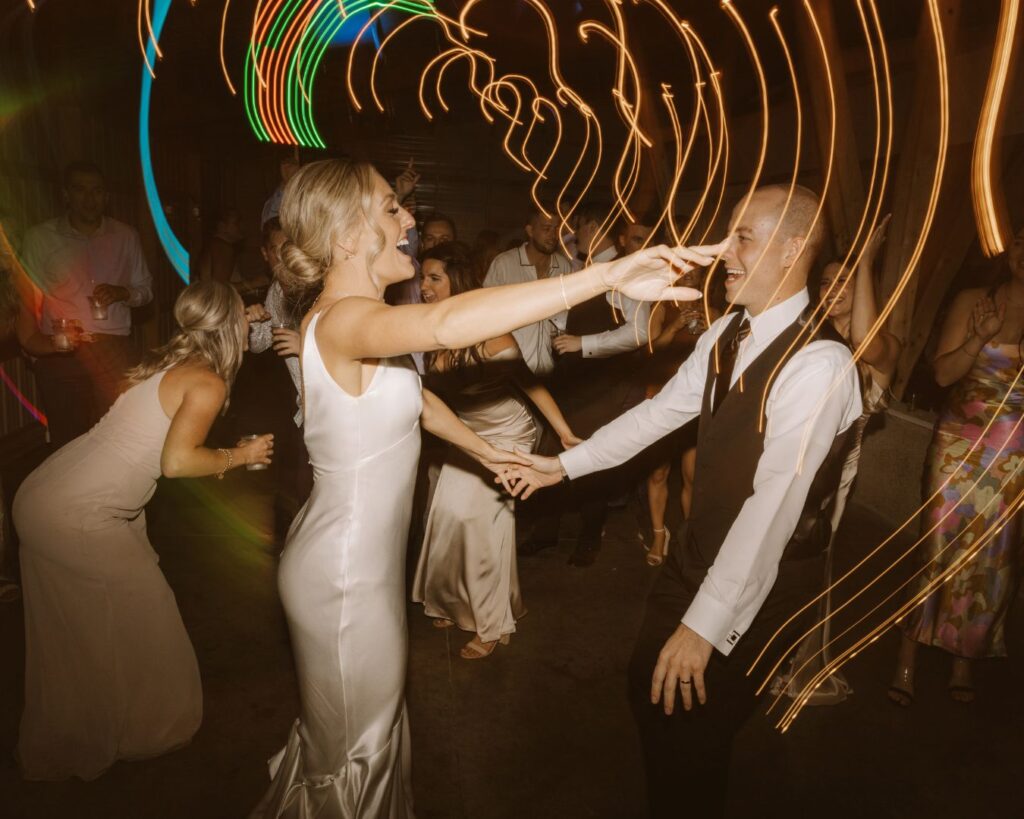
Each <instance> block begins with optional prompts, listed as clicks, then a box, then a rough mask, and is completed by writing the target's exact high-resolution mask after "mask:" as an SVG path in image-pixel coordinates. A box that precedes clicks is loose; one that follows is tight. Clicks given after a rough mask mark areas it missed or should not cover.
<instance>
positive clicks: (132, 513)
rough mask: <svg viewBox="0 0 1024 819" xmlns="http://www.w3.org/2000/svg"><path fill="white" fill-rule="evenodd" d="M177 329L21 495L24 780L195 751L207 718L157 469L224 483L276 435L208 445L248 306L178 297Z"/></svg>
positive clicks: (197, 287) (203, 293)
mask: <svg viewBox="0 0 1024 819" xmlns="http://www.w3.org/2000/svg"><path fill="white" fill-rule="evenodd" d="M174 317H175V319H176V320H177V322H178V324H179V326H180V328H181V329H180V330H179V331H178V333H177V334H176V335H175V336H174V338H172V340H171V341H170V342H169V343H168V344H167V345H165V346H164V347H162V348H161V349H159V350H157V351H156V352H155V353H154V355H152V356H151V357H150V358H149V360H147V361H146V362H144V363H143V364H141V365H139V366H138V367H136V368H135V369H133V370H131V371H129V373H128V384H129V387H128V389H127V390H126V391H125V392H124V393H123V394H122V395H121V396H120V397H118V399H117V401H116V402H115V403H114V405H113V406H112V407H111V408H110V410H109V411H108V412H107V414H106V415H105V416H103V418H102V419H101V420H100V422H99V423H97V424H96V426H94V427H93V428H92V429H91V430H89V431H88V432H87V433H86V434H84V435H81V436H79V437H78V438H75V439H74V440H73V441H71V442H70V443H68V444H66V445H65V446H63V447H62V448H61V449H59V450H58V451H57V452H55V453H54V454H53V455H51V456H50V457H49V458H48V459H47V460H46V461H44V462H43V464H42V465H41V466H40V467H39V468H38V469H36V470H35V471H34V472H33V473H32V474H31V475H29V476H28V478H26V479H25V482H24V483H23V484H22V485H21V488H20V489H19V490H18V494H17V496H16V497H15V499H14V525H15V528H16V529H17V531H18V535H19V537H20V538H21V550H20V555H21V577H22V586H23V594H24V600H25V711H24V713H23V715H22V718H21V731H20V735H19V737H18V749H17V755H18V760H19V762H20V764H21V768H22V773H23V774H24V776H25V777H26V778H27V779H49V780H53V779H65V778H67V777H71V776H77V777H80V778H81V779H93V778H95V777H97V776H99V775H100V774H102V773H103V772H104V771H105V770H106V769H107V768H109V767H110V766H111V765H112V764H113V763H114V762H115V761H117V760H119V759H138V758H142V757H149V756H155V755H157V754H162V753H165V752H167V751H170V750H172V749H174V748H177V747H179V746H181V745H184V744H185V743H187V742H188V741H189V740H190V739H191V738H192V735H193V734H194V733H195V732H196V730H197V729H198V727H199V722H200V720H201V719H202V710H203V709H202V690H201V688H200V682H199V668H198V666H197V664H196V658H195V654H194V652H193V651H192V644H191V642H189V639H188V634H186V632H185V627H184V624H183V623H182V621H181V615H180V614H179V613H178V607H177V605H176V604H175V601H174V594H173V592H172V591H171V589H170V587H169V586H168V585H167V581H166V580H165V579H164V576H163V574H162V573H161V572H160V569H159V567H158V565H157V556H156V553H155V552H154V551H153V547H152V546H151V545H150V543H149V539H148V538H147V536H146V515H145V511H144V508H145V506H146V503H147V502H148V501H149V499H150V498H151V497H152V496H153V492H154V490H155V489H156V481H157V479H158V478H159V477H160V476H161V474H163V475H166V476H168V477H200V476H203V475H218V476H223V475H224V473H225V472H226V471H227V470H228V469H231V468H233V467H237V466H242V465H244V464H251V463H269V462H270V454H271V451H272V445H271V436H269V435H264V436H261V437H259V438H257V439H256V440H254V441H251V442H247V443H246V444H244V445H239V446H237V447H235V448H234V449H220V450H217V449H208V448H207V447H205V446H204V445H203V442H204V441H205V440H206V436H207V434H208V433H209V431H210V427H211V425H212V424H213V421H214V419H215V418H216V417H217V414H218V413H219V412H220V411H221V409H222V408H223V406H224V404H225V402H226V401H227V397H228V393H229V391H230V388H231V383H232V381H233V379H234V377H235V374H236V373H237V371H238V367H239V365H240V364H241V362H242V351H243V349H244V346H245V340H246V334H247V330H248V328H247V324H246V318H245V310H244V307H243V305H242V300H241V298H240V297H239V296H238V294H237V293H236V292H235V291H234V290H233V289H231V288H230V287H228V286H227V285H225V284H221V283H219V282H215V281H210V282H205V283H200V284H194V285H191V286H190V287H188V288H186V289H185V290H184V291H182V293H181V295H180V296H179V297H178V300H177V302H176V304H175V308H174Z"/></svg>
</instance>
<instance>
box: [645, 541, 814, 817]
mask: <svg viewBox="0 0 1024 819" xmlns="http://www.w3.org/2000/svg"><path fill="white" fill-rule="evenodd" d="M682 551H685V547H682V546H681V547H676V548H675V549H674V550H673V553H672V555H671V557H670V559H669V560H668V561H667V562H666V564H665V567H664V568H663V569H662V570H661V573H660V575H659V577H658V579H657V581H656V582H655V586H654V588H653V589H652V591H651V594H650V596H649V597H648V600H647V610H646V614H645V617H644V621H643V626H642V627H641V630H640V635H639V637H638V638H637V642H636V646H635V648H634V651H633V657H632V659H631V660H630V666H629V698H630V704H631V706H632V709H633V715H634V718H635V719H636V723H637V727H638V729H639V732H640V741H641V744H642V746H643V755H644V767H645V771H646V775H647V793H648V800H649V804H650V815H651V816H652V817H657V819H669V817H672V819H677V817H682V816H700V817H702V819H703V818H704V817H717V816H722V815H723V813H724V811H725V806H726V800H727V795H728V787H729V782H728V776H729V763H730V759H731V757H732V747H733V740H734V739H735V737H736V734H737V733H738V732H739V730H740V729H741V728H742V727H743V725H744V723H746V721H747V720H748V719H749V718H750V717H751V715H752V714H753V713H754V711H755V710H757V708H758V705H759V700H758V699H757V697H756V691H757V689H758V688H759V687H760V684H761V682H762V681H763V680H764V678H765V676H766V675H767V673H768V671H769V669H771V667H772V665H773V664H774V663H775V662H776V661H777V660H778V659H779V657H780V656H782V654H783V653H784V652H785V651H786V650H787V649H788V648H789V646H790V644H791V643H792V642H793V641H794V640H795V639H796V638H797V637H799V636H800V635H801V634H802V633H803V630H805V629H806V628H807V627H809V626H810V625H811V624H812V621H813V617H814V609H813V607H812V608H811V610H810V611H809V612H808V613H806V614H804V615H802V616H801V617H799V618H797V619H796V620H795V621H794V622H793V623H792V624H790V625H789V626H788V627H787V628H786V630H785V632H784V633H783V634H782V635H781V636H780V637H778V638H776V639H775V640H774V641H773V643H772V646H771V648H770V649H769V650H768V652H767V653H766V655H765V657H764V658H763V659H762V660H761V661H760V663H759V664H758V667H757V669H755V671H754V673H753V674H751V675H749V676H747V670H748V669H749V668H750V666H751V664H752V663H753V661H754V659H755V658H756V657H757V655H758V654H759V653H760V652H761V650H762V649H763V648H764V646H765V644H766V643H767V642H768V640H769V639H770V638H771V636H772V635H773V634H774V633H775V631H776V629H777V628H778V627H779V626H780V625H782V623H784V622H785V621H786V620H787V619H788V618H789V617H790V616H791V615H793V614H794V613H795V612H796V611H797V610H798V609H799V608H800V607H801V606H803V604H804V603H806V602H807V601H809V600H810V599H812V598H813V597H814V596H815V595H816V594H817V593H818V592H819V591H820V590H821V588H822V582H823V576H824V574H823V572H824V563H823V558H821V557H813V558H809V559H804V560H794V561H788V562H783V563H781V564H780V566H779V576H778V579H777V580H776V582H775V585H774V587H773V588H772V591H771V592H770V593H769V595H768V598H767V599H766V600H765V603H764V605H763V606H762V607H761V610H760V611H759V612H758V614H757V616H756V617H755V618H754V622H753V623H752V624H751V627H750V629H749V630H748V631H747V632H746V633H745V634H744V635H743V636H742V637H741V638H740V639H739V641H738V642H737V643H736V646H735V647H734V648H733V650H732V651H731V652H730V654H729V656H728V657H726V656H724V655H722V654H721V653H720V652H718V651H714V652H713V653H712V655H711V660H710V661H709V663H708V667H707V669H706V670H705V674H704V681H705V689H706V692H707V702H706V703H705V704H704V705H700V704H699V703H698V702H697V700H696V694H694V705H693V708H692V710H690V711H685V710H684V709H683V705H682V698H681V696H680V694H679V692H678V691H677V692H676V704H675V710H674V713H673V714H672V715H671V716H666V715H665V712H664V710H663V704H658V705H652V704H651V678H652V676H653V674H654V666H655V665H656V664H657V661H658V655H659V654H660V653H661V649H662V647H663V646H664V645H665V642H666V641H667V640H668V638H669V637H670V636H671V635H672V633H673V632H674V631H675V630H676V628H677V627H678V626H679V623H680V621H681V619H682V617H683V615H684V614H685V613H686V610H687V608H688V607H689V605H690V603H691V602H692V600H693V597H694V594H695V593H696V590H697V588H698V587H699V581H698V580H697V579H696V578H695V577H694V573H692V572H687V571H686V569H685V568H684V567H685V563H686V560H685V556H680V555H679V552H682ZM761 702H762V703H763V704H764V705H765V706H766V705H767V702H766V701H763V700H762V701H761ZM774 713H775V712H773V714H774Z"/></svg>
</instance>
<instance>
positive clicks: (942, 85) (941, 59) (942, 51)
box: [750, 0, 1024, 729]
mask: <svg viewBox="0 0 1024 819" xmlns="http://www.w3.org/2000/svg"><path fill="white" fill-rule="evenodd" d="M927 2H928V15H929V19H930V22H931V29H932V37H933V40H934V45H935V58H936V68H937V74H938V80H939V82H938V98H939V134H938V152H937V156H936V165H935V172H934V175H933V179H932V188H931V191H930V194H929V200H928V206H927V209H926V212H925V218H924V220H923V224H922V229H921V232H920V234H919V235H918V239H917V242H916V244H915V247H914V250H913V252H912V254H911V257H910V259H909V261H908V263H907V267H906V269H905V270H904V272H903V275H902V277H901V279H900V281H899V283H898V284H897V287H896V288H895V290H894V292H893V296H892V298H891V299H890V300H889V302H888V303H887V305H886V307H885V308H884V309H883V311H882V315H883V316H887V315H888V313H889V312H891V310H892V308H893V306H894V304H895V303H896V300H897V299H898V298H899V297H900V295H901V294H902V291H903V289H904V288H905V287H906V284H907V282H908V281H909V277H910V275H912V273H913V272H914V270H915V269H916V267H917V264H918V263H919V261H920V257H921V253H922V252H923V248H924V244H925V241H926V240H927V238H928V236H929V234H930V232H931V226H932V222H933V220H934V216H935V209H936V207H937V204H938V194H939V190H940V189H941V186H942V178H943V173H944V170H945V162H946V154H947V149H948V145H949V75H948V63H947V59H946V45H945V38H944V36H943V32H942V21H941V15H940V12H939V8H938V0H927ZM1022 369H1024V368H1022ZM1020 376H1021V372H1018V374H1017V378H1018V379H1019V378H1020ZM1007 394H1008V393H1007ZM1005 400H1006V399H1005V397H1004V402H1005ZM995 417H996V415H994V416H993V418H992V419H991V420H990V421H989V424H988V425H987V426H986V430H987V429H988V426H990V425H991V424H992V423H993V421H994V419H995ZM1019 423H1020V421H1018V424H1019ZM976 444H977V442H976ZM972 451H973V447H972ZM969 455H970V452H969V453H968V455H966V456H965V457H964V459H963V460H961V463H960V466H958V467H957V469H958V470H959V469H960V468H962V466H963V464H964V463H965V462H966V458H967V457H969ZM950 479H952V476H951V478H950ZM945 485H948V482H947V484H944V486H945ZM933 497H934V495H933ZM925 508H926V505H922V506H921V507H919V508H918V510H917V513H915V515H913V516H911V517H910V518H909V519H908V520H907V521H906V522H905V523H904V524H903V526H901V527H900V529H898V530H897V532H899V531H901V530H902V529H903V528H905V527H906V526H907V525H909V524H910V523H911V522H912V521H913V520H914V519H916V518H917V515H919V514H920V513H921V511H923V510H924V509H925ZM895 534H896V533H893V535H891V536H890V537H889V538H887V539H886V541H885V542H886V543H888V542H889V541H890V540H891V539H892V538H893V537H895ZM883 545H884V544H883ZM881 548H882V546H881V545H880V546H878V547H876V548H875V549H874V550H872V552H871V553H870V554H869V555H868V556H866V557H865V558H864V559H863V560H862V561H861V562H860V563H858V564H857V566H856V567H854V569H851V570H850V571H849V572H847V573H846V574H845V575H843V577H841V578H839V580H837V581H836V582H835V583H833V584H832V586H831V588H835V587H836V586H838V585H839V584H840V583H842V582H843V581H844V580H845V579H847V578H848V577H850V576H851V574H852V573H853V572H854V571H856V569H857V568H859V567H860V566H861V565H863V564H864V563H865V562H866V561H867V560H868V559H869V558H870V557H872V556H873V555H874V554H876V553H878V552H879V551H880V549H881ZM906 556H907V555H906V554H904V556H903V557H906ZM903 557H901V558H900V560H902V559H903ZM898 562H899V561H896V563H898ZM896 563H892V564H890V566H889V567H888V568H886V569H885V570H884V571H883V572H882V573H881V574H879V575H877V576H876V577H875V578H874V579H873V580H871V581H870V582H869V583H868V584H867V585H866V586H864V587H862V588H861V590H860V591H858V592H857V593H856V594H854V595H853V596H852V597H851V598H850V600H848V601H847V602H846V603H843V604H842V605H841V606H839V607H838V608H836V610H835V611H833V612H832V613H831V614H830V617H833V616H834V615H835V614H836V613H838V612H839V611H840V610H842V609H843V608H845V607H846V606H847V605H849V604H850V602H852V601H853V600H855V599H857V597H859V596H860V595H861V594H863V593H864V592H865V591H866V590H867V589H868V588H870V587H871V586H872V585H874V584H875V583H877V582H878V581H879V580H881V578H882V577H884V576H885V575H886V574H887V573H888V572H889V571H891V570H892V569H893V568H894V567H895V565H896ZM823 594H824V593H823ZM817 599H820V597H819V598H817ZM814 602H817V600H815V601H812V603H810V604H808V605H813V603H814ZM804 610H806V609H801V610H800V611H798V612H797V613H795V614H794V615H793V617H794V618H795V617H796V616H798V615H799V614H800V613H802V612H803V611H804ZM897 616H898V615H893V616H891V617H888V618H886V619H885V620H884V621H883V623H882V624H881V625H879V626H876V627H875V628H874V629H872V630H871V631H870V632H869V634H868V636H867V637H865V638H862V640H861V641H859V642H858V643H857V645H858V646H859V645H863V644H864V642H865V641H871V640H873V639H877V637H878V636H879V635H880V634H881V633H882V632H883V631H884V630H885V629H886V628H888V627H889V626H890V625H891V624H892V622H893V621H894V620H895V619H896V618H897ZM791 621H792V618H791V620H790V621H787V623H786V624H784V625H783V627H782V628H780V629H779V631H778V632H776V634H775V635H774V636H773V637H772V638H771V639H770V640H769V642H768V644H767V645H766V646H765V649H767V647H768V646H770V645H771V644H772V643H773V642H774V641H775V639H776V638H777V637H778V636H779V633H780V632H781V631H782V629H783V628H785V625H788V622H791ZM818 625H821V624H820V623H819V624H818ZM839 636H841V635H837V636H836V637H834V638H833V640H832V641H830V642H835V640H836V639H838V637H839ZM801 639H802V638H801ZM794 647H795V646H794ZM763 653H764V652H763V651H762V654H761V655H759V656H758V658H757V659H756V660H755V661H754V664H753V665H752V666H751V669H750V671H751V672H752V671H753V669H754V668H755V667H756V666H757V664H758V663H759V662H760V660H761V657H762V656H763ZM787 653H788V652H787ZM819 653H820V652H819ZM850 656H851V655H850V653H849V650H847V651H846V652H843V653H841V654H840V655H839V656H837V657H836V658H834V659H833V660H832V661H831V662H829V663H827V664H825V666H824V667H823V669H822V671H821V672H820V674H819V675H816V677H815V680H817V679H818V678H819V677H820V678H821V679H824V678H825V677H826V676H828V675H829V674H832V673H834V672H835V671H836V670H837V669H838V668H840V667H841V666H842V665H843V664H844V663H845V662H846V661H847V660H848V659H850ZM826 672H827V673H826ZM822 675H824V676H822ZM812 684H815V683H814V681H813V680H812V683H811V684H809V685H808V687H807V688H805V689H804V692H803V693H804V694H805V695H806V694H807V692H808V690H813V688H811V685H812ZM762 688H763V686H762ZM806 700H807V696H802V698H800V699H798V700H797V701H796V702H794V704H793V707H792V708H791V711H790V712H788V714H789V716H790V717H791V718H788V722H786V723H785V726H788V724H791V722H792V719H793V718H795V717H796V715H797V714H799V712H800V710H801V709H802V708H803V705H804V704H805V703H806ZM785 726H783V725H781V724H780V727H783V729H784V727H785Z"/></svg>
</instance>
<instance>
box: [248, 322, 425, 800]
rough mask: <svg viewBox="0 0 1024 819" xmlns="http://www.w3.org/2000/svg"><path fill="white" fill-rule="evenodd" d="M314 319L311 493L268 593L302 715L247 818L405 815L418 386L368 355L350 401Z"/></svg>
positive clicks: (308, 341)
mask: <svg viewBox="0 0 1024 819" xmlns="http://www.w3.org/2000/svg"><path fill="white" fill-rule="evenodd" d="M318 318H319V314H318V315H316V316H314V317H313V318H312V320H311V321H310V323H309V326H308V328H307V330H306V335H305V340H304V343H303V352H302V372H303V380H304V388H305V412H306V417H305V438H306V447H307V448H308V449H309V454H310V460H311V461H312V463H313V468H314V474H315V476H316V483H315V484H314V487H313V492H312V494H311V495H310V498H309V500H308V501H307V503H306V505H305V507H303V509H302V511H301V512H300V513H299V515H298V517H297V518H296V520H295V522H294V523H293V524H292V528H291V531H290V532H289V534H288V543H287V546H286V547H285V550H284V554H283V555H282V558H281V568H280V572H279V577H278V585H279V588H280V592H281V600H282V602H283V603H284V609H285V614H286V615H287V619H288V626H289V629H290V632H291V639H292V650H293V652H294V654H295V662H296V666H297V671H298V677H299V688H300V697H301V715H300V717H299V719H298V720H297V721H296V723H295V726H294V727H293V729H292V732H291V735H290V736H289V738H288V744H287V746H286V747H285V748H284V750H282V751H281V752H280V753H279V754H278V755H277V756H275V757H274V758H273V759H272V760H271V763H270V767H271V775H272V777H273V783H272V785H271V787H270V790H269V791H268V792H267V794H266V796H265V797H264V799H263V801H262V802H261V803H260V805H259V807H257V808H256V810H255V812H254V813H253V814H252V816H253V817H254V819H255V817H260V819H262V818H263V817H275V818H276V817H288V819H312V817H317V819H406V817H412V816H413V808H412V787H411V780H410V765H409V731H408V725H407V722H406V714H405V698H404V689H405V670H406V655H407V632H406V609H405V551H406V539H407V535H408V531H409V517H410V514H411V509H412V498H413V489H414V482H415V476H416V464H417V461H418V460H419V454H420V428H419V416H420V409H421V406H422V393H421V387H420V379H419V376H418V375H417V373H416V370H415V369H414V368H413V366H412V362H411V360H410V359H408V357H403V358H396V359H381V361H380V364H379V365H378V366H377V369H376V371H375V373H374V376H373V379H372V380H371V382H370V385H369V387H368V388H367V389H366V391H365V392H364V393H363V394H362V395H361V396H359V397H355V396H352V395H349V394H348V393H346V392H345V391H344V390H343V389H342V388H341V387H340V386H338V384H337V383H336V382H335V381H334V379H333V378H332V377H331V375H330V373H328V371H327V369H326V367H325V366H324V363H323V360H322V359H321V358H320V353H319V350H318V349H317V344H316V325H317V319H318Z"/></svg>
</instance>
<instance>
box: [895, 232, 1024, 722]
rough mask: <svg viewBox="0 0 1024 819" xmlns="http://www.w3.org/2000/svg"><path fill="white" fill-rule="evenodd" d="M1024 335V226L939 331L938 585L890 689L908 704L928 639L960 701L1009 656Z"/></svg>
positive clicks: (933, 571) (926, 530) (933, 546)
mask: <svg viewBox="0 0 1024 819" xmlns="http://www.w3.org/2000/svg"><path fill="white" fill-rule="evenodd" d="M1022 341H1024V229H1021V230H1019V231H1018V232H1017V234H1016V235H1015V236H1014V237H1013V240H1012V242H1011V243H1010V246H1009V248H1008V249H1007V252H1006V255H1005V263H1004V264H1003V270H1002V275H1001V277H1000V279H999V280H998V281H997V282H996V283H995V284H994V285H992V286H991V287H989V288H981V287H978V288H971V289H968V290H964V291H963V292H962V293H960V294H958V295H957V297H956V298H955V299H954V301H953V305H952V307H951V308H950V310H949V315H948V316H947V318H946V322H945V324H944V325H943V328H942V335H941V336H940V338H939V345H938V348H937V350H936V354H935V359H934V366H935V380H936V381H937V382H938V383H939V385H940V386H943V387H948V386H951V385H952V386H953V389H952V390H951V391H950V392H949V394H948V396H947V397H946V400H945V403H944V405H943V408H942V410H941V411H940V413H939V417H938V419H937V420H936V422H935V433H934V436H933V437H932V443H931V447H930V449H929V450H928V458H927V464H928V471H927V475H926V479H925V496H926V498H928V506H927V508H926V509H925V511H924V513H923V515H922V530H923V531H922V536H923V538H924V541H923V543H922V545H921V548H920V562H921V573H920V575H918V577H917V581H916V582H915V584H914V586H913V587H912V593H913V594H915V595H917V594H924V593H926V592H927V595H926V596H925V597H924V599H923V600H922V601H921V604H920V605H919V606H917V607H916V608H914V609H913V611H911V612H910V615H909V616H908V618H907V620H906V622H905V623H904V625H903V637H902V641H901V644H900V651H899V657H898V659H897V662H896V674H895V676H894V678H893V682H892V686H891V687H890V689H889V698H890V699H891V700H892V701H893V702H895V703H897V704H899V705H903V706H907V705H910V703H911V702H912V701H913V699H914V671H915V669H916V662H917V649H918V646H920V645H925V646H934V647H936V648H940V649H942V650H943V651H945V652H946V653H948V654H950V655H952V657H953V663H952V673H951V674H950V678H949V693H950V696H951V697H952V698H953V699H954V700H957V701H958V702H972V701H973V700H974V697H975V689H974V678H973V672H972V663H974V662H975V661H977V660H980V659H983V658H986V657H1005V656H1006V653H1007V650H1006V615H1007V613H1008V612H1009V609H1010V604H1011V603H1012V602H1013V597H1014V592H1015V590H1016V588H1017V585H1018V583H1019V581H1020V576H1021V570H1020V542H1021V525H1020V514H1019V513H1018V509H1019V506H1020V499H1021V493H1022V492H1024V469H1021V467H1020V465H1019V464H1020V459H1021V457H1022V456H1024V424H1022V423H1021V421H1022V416H1024V387H1022V385H1021V382H1020V379H1019V375H1020V369H1021V366H1022V364H1024V360H1022ZM958 564H959V565H958ZM954 567H956V568H954ZM947 574H948V576H945V578H944V579H943V576H944V575H947Z"/></svg>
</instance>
